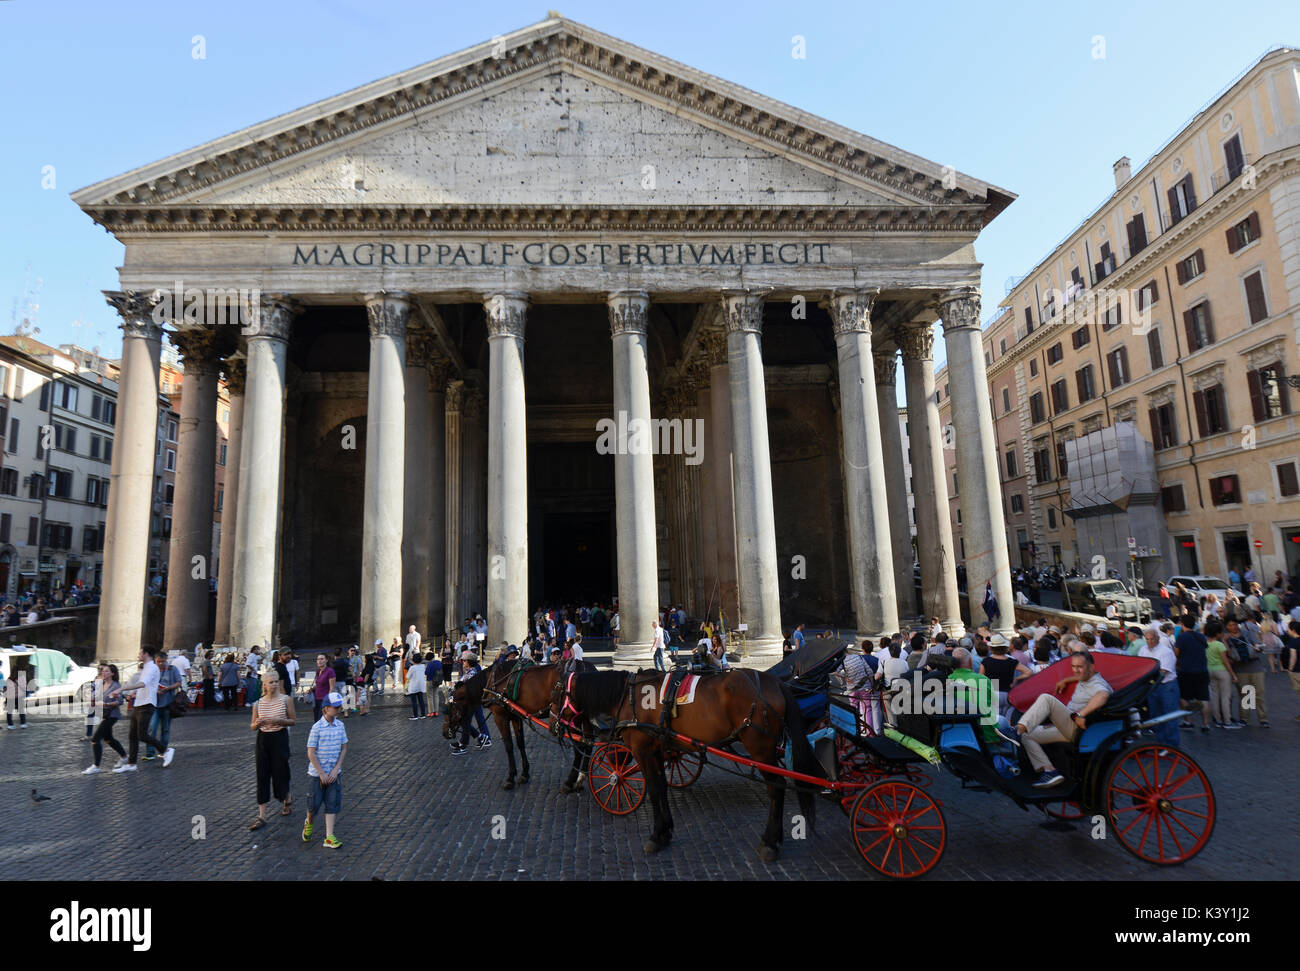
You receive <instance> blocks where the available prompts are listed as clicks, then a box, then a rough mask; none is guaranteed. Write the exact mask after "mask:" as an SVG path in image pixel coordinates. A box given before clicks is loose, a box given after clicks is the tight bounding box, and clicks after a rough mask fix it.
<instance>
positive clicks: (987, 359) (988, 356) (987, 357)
mask: <svg viewBox="0 0 1300 971" xmlns="http://www.w3.org/2000/svg"><path fill="white" fill-rule="evenodd" d="M992 363H993V352H992V351H985V352H984V366H985V367H988V366H989V365H990V364H992Z"/></svg>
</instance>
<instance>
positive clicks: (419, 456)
mask: <svg viewBox="0 0 1300 971" xmlns="http://www.w3.org/2000/svg"><path fill="white" fill-rule="evenodd" d="M429 342H430V337H429V335H428V334H427V333H426V332H424V331H415V330H412V331H411V332H410V333H409V334H407V340H406V344H407V347H406V465H405V472H406V475H405V478H406V483H405V486H404V488H403V499H402V508H403V522H402V623H401V629H402V630H403V631H405V630H406V628H407V627H408V626H409V625H410V624H414V625H415V626H416V629H417V630H419V631H420V632H421V633H422V634H426V635H431V634H432V631H431V630H430V628H429V588H430V586H431V582H430V577H429V565H430V563H431V551H430V549H429V536H430V530H429V526H430V523H429V520H430V516H431V514H432V510H433V503H432V496H433V490H432V489H431V488H430V480H431V478H432V474H431V473H432V470H431V468H430V455H429V438H430V426H429V417H430V416H429V370H428V366H427V360H428V353H429ZM438 623H439V624H441V623H442V617H441V613H440V614H439V618H438ZM389 636H391V635H389Z"/></svg>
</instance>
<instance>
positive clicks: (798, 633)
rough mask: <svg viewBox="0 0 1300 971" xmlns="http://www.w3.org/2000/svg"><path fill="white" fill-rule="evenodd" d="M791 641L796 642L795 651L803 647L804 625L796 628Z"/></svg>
mask: <svg viewBox="0 0 1300 971" xmlns="http://www.w3.org/2000/svg"><path fill="white" fill-rule="evenodd" d="M790 640H792V641H794V649H795V650H796V651H797V650H799V648H801V647H803V624H799V625H797V626H796V627H795V629H794V633H793V634H791V635H790Z"/></svg>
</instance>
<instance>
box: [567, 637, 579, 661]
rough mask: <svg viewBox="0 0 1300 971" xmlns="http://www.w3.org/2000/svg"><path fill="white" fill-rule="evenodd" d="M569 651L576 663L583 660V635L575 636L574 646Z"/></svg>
mask: <svg viewBox="0 0 1300 971" xmlns="http://www.w3.org/2000/svg"><path fill="white" fill-rule="evenodd" d="M569 650H570V652H571V653H572V654H573V659H574V660H575V661H581V660H582V635H581V634H574V635H573V646H572V647H571V648H570V649H569Z"/></svg>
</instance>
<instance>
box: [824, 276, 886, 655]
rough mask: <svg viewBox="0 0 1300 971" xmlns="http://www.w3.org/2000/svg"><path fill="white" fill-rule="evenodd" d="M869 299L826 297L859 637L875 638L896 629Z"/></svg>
mask: <svg viewBox="0 0 1300 971" xmlns="http://www.w3.org/2000/svg"><path fill="white" fill-rule="evenodd" d="M874 299H875V297H874V294H872V293H870V292H868V291H863V290H858V291H849V292H846V293H837V294H834V295H833V296H832V297H831V316H832V318H833V320H834V322H835V347H836V351H837V353H838V357H839V378H840V380H839V386H840V418H841V423H842V427H843V436H844V464H845V470H844V471H845V490H846V492H847V497H848V510H847V516H846V518H847V520H848V524H849V565H850V567H851V578H852V583H853V607H854V611H855V613H856V614H857V622H858V636H859V637H860V638H861V637H873V638H876V637H879V636H880V635H882V634H885V633H892V632H893V631H895V630H897V629H898V603H897V601H896V599H895V593H894V570H893V559H892V556H891V555H890V553H891V551H890V548H889V495H888V493H887V492H886V489H885V462H884V449H883V447H882V446H881V442H880V422H879V417H880V415H879V409H878V408H877V405H876V376H875V367H874V365H873V364H872V358H871V304H872V302H873V300H874Z"/></svg>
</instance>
